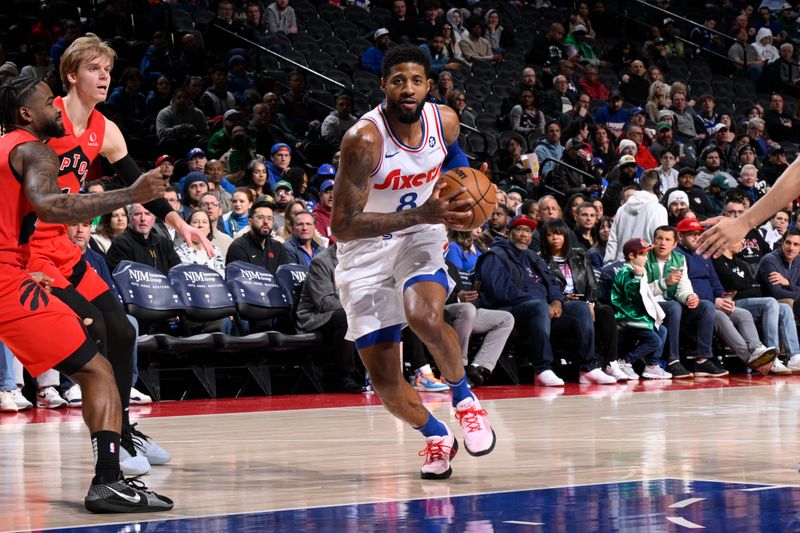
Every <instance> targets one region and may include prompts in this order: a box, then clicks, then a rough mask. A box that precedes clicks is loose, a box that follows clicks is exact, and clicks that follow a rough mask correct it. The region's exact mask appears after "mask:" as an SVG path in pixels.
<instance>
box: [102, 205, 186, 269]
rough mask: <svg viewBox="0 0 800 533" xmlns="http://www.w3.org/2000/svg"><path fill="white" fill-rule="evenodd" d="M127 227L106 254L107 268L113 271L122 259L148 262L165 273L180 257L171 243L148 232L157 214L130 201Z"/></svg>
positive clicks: (147, 263) (146, 263) (142, 262)
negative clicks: (131, 203)
mask: <svg viewBox="0 0 800 533" xmlns="http://www.w3.org/2000/svg"><path fill="white" fill-rule="evenodd" d="M128 218H129V219H130V226H128V229H126V230H125V231H124V232H123V233H122V235H120V236H119V237H117V238H116V239H114V241H113V242H112V243H111V247H110V248H109V249H108V253H106V261H107V262H108V267H109V269H111V271H112V272H113V271H114V269H115V268H116V267H117V265H118V264H120V262H122V261H126V260H127V261H133V262H135V263H141V264H143V265H149V266H151V267H153V268H155V269H156V270H158V271H159V272H161V273H162V274H164V275H165V276H166V275H167V274H168V273H169V269H170V268H172V267H174V266H175V265H177V264H180V262H181V260H180V258H179V257H178V254H177V253H175V248H173V246H172V242H171V241H169V240H168V239H166V238H164V237H161V236H160V235H157V234H156V233H155V232H153V231H151V230H152V229H153V224H154V223H155V220H156V217H155V216H154V215H153V213H151V212H150V211H148V210H147V209H145V208H144V206H143V205H142V204H133V205H132V206H131V207H130V209H129V211H128Z"/></svg>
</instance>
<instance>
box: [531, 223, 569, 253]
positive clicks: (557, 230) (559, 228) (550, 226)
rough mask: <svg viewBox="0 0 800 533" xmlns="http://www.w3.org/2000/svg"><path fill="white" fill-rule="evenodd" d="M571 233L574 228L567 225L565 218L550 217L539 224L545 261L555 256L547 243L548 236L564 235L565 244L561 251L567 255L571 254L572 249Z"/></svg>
mask: <svg viewBox="0 0 800 533" xmlns="http://www.w3.org/2000/svg"><path fill="white" fill-rule="evenodd" d="M570 233H572V230H570V229H569V226H567V223H566V222H565V221H564V220H563V219H560V218H548V219H547V220H545V221H544V222H542V224H541V225H540V226H539V235H540V236H541V240H542V242H541V244H540V246H539V248H540V249H541V254H542V259H544V260H545V262H549V260H550V258H551V257H552V256H553V253H552V252H551V251H550V247H549V246H548V244H547V236H548V235H550V234H552V235H563V236H564V244H563V245H562V246H561V253H562V254H563V255H564V257H566V256H568V255H569V254H570V250H571V249H572V239H571V235H570Z"/></svg>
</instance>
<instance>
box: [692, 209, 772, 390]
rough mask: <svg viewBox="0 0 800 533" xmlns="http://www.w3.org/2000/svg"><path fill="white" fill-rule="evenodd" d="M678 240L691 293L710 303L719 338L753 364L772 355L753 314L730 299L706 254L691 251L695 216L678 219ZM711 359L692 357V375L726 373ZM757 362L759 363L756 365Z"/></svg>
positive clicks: (695, 238)
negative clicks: (757, 327) (759, 333)
mask: <svg viewBox="0 0 800 533" xmlns="http://www.w3.org/2000/svg"><path fill="white" fill-rule="evenodd" d="M677 230H678V236H679V237H678V238H679V240H680V244H679V245H678V248H677V251H678V252H679V253H681V254H683V256H684V258H685V259H686V267H687V271H688V274H689V280H690V281H691V282H692V288H693V289H694V292H695V294H697V296H699V297H700V299H701V300H705V301H707V302H711V303H712V304H713V305H714V330H715V331H716V333H717V335H718V336H719V338H720V339H722V342H724V343H725V344H726V345H727V346H729V347H730V348H731V349H733V351H734V352H735V353H736V355H737V356H738V357H739V359H741V360H742V361H743V362H744V363H745V364H751V365H753V364H756V362H757V361H760V360H761V358H762V357H763V356H764V354H765V353H767V352H770V353H772V356H773V358H774V355H775V353H776V347H774V346H772V347H769V348H767V347H766V346H764V344H763V343H762V342H761V339H759V336H758V330H756V325H755V323H754V322H753V315H752V314H750V312H748V311H747V310H745V309H744V308H741V307H737V306H736V303H735V302H734V301H733V295H732V294H730V293H726V292H725V289H724V288H723V287H722V283H720V281H719V277H717V272H716V270H715V269H714V264H713V263H712V261H711V259H710V258H704V257H703V256H702V255H697V254H695V251H696V250H697V246H698V243H699V241H700V234H701V233H703V226H702V225H701V224H700V222H699V221H698V220H697V219H693V218H684V219H683V220H681V221H680V223H678V227H677ZM710 361H711V359H708V360H706V361H702V359H698V360H696V361H695V365H694V373H695V375H696V376H697V375H704V374H703V372H705V373H706V374H705V375H711V376H720V375H723V376H724V375H726V374H727V373H728V372H727V371H725V370H721V369H719V368H717V367H716V365H714V364H713V363H712V362H710ZM756 366H760V365H756Z"/></svg>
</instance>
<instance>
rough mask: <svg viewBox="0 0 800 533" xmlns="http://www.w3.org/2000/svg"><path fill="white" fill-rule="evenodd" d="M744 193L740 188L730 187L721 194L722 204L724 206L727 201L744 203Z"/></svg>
mask: <svg viewBox="0 0 800 533" xmlns="http://www.w3.org/2000/svg"><path fill="white" fill-rule="evenodd" d="M744 194H745V193H744V191H742V190H741V189H730V190H728V191H726V192H725V194H724V195H723V197H722V205H723V206H724V205H725V204H727V203H728V202H735V203H737V204H742V205H744V202H745V200H744Z"/></svg>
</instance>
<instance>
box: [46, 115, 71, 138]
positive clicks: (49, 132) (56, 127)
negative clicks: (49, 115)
mask: <svg viewBox="0 0 800 533" xmlns="http://www.w3.org/2000/svg"><path fill="white" fill-rule="evenodd" d="M41 133H42V134H43V135H45V136H46V137H63V136H64V134H65V133H66V131H65V130H64V123H63V122H61V123H60V122H58V121H57V120H56V119H55V118H53V119H51V120H49V121H48V122H46V123H45V124H43V125H42V129H41Z"/></svg>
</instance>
